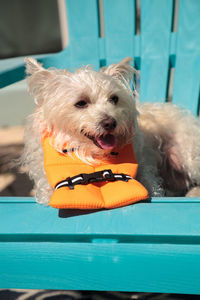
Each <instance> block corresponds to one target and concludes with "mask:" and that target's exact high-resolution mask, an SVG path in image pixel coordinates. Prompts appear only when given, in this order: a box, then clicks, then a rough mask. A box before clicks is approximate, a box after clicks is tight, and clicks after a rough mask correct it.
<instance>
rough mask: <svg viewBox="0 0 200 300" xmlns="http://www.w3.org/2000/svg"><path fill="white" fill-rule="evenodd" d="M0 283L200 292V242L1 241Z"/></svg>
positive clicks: (34, 287) (4, 284)
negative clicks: (191, 243) (189, 243)
mask: <svg viewBox="0 0 200 300" xmlns="http://www.w3.org/2000/svg"><path fill="white" fill-rule="evenodd" d="M0 266H1V272H0V287H1V288H22V289H23V288H26V289H27V288H28V289H36V288H37V289H65V290H66V289H70V290H107V291H109V290H112V291H116V290H117V291H138V292H141V291H142V292H160V293H161V292H164V293H184V294H186V293H190V294H199V293H200V284H199V275H200V271H199V270H200V245H172V244H167V243H166V244H151V243H147V244H146V243H139V244H109V243H106V242H102V243H64V242H60V243H49V242H46V243H37V242H34V243H23V242H21V243H1V244H0Z"/></svg>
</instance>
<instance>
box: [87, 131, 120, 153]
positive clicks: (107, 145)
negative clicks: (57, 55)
mask: <svg viewBox="0 0 200 300" xmlns="http://www.w3.org/2000/svg"><path fill="white" fill-rule="evenodd" d="M84 135H85V136H86V137H87V138H89V139H90V140H92V141H93V143H94V144H95V145H96V146H97V147H99V148H101V149H104V150H111V149H113V148H114V147H115V145H116V139H115V136H114V135H113V134H110V133H107V134H102V135H100V136H97V137H95V136H93V135H90V134H87V133H85V134H84Z"/></svg>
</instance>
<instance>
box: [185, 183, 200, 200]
mask: <svg viewBox="0 0 200 300" xmlns="http://www.w3.org/2000/svg"><path fill="white" fill-rule="evenodd" d="M186 197H200V186H195V187H193V188H191V189H190V190H189V191H188V192H187V194H186Z"/></svg>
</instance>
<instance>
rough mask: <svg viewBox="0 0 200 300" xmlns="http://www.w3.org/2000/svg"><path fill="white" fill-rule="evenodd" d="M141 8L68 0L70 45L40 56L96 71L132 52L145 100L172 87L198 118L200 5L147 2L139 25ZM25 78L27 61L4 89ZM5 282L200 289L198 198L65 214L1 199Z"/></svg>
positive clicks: (183, 0)
mask: <svg viewBox="0 0 200 300" xmlns="http://www.w3.org/2000/svg"><path fill="white" fill-rule="evenodd" d="M136 4H137V5H138V1H134V0H115V1H112V0H104V1H103V2H102V1H97V0H84V1H82V0H66V9H67V19H68V26H69V46H68V47H67V48H66V49H64V50H63V51H62V52H60V53H58V54H54V55H48V56H46V57H43V58H41V59H40V60H41V62H43V63H44V66H45V67H50V66H55V67H59V68H65V67H67V68H69V69H73V68H74V67H80V66H81V65H85V64H92V65H94V67H95V68H96V69H97V68H99V67H100V66H103V65H106V64H110V63H113V62H118V61H119V60H121V59H122V58H124V57H126V56H132V57H133V58H134V61H135V64H136V67H137V68H139V69H140V98H141V101H144V100H145V101H162V102H164V101H166V99H167V98H169V96H170V92H169V91H170V89H171V90H173V93H172V102H173V103H176V104H179V105H181V106H183V107H185V108H188V109H190V110H191V111H192V112H193V113H194V114H197V113H198V110H199V86H200V84H199V83H200V31H199V30H200V1H199V0H180V1H179V2H178V1H172V0H141V10H140V11H141V18H140V30H139V28H138V26H139V23H137V22H136V8H137V5H136ZM178 4H179V5H178ZM177 7H178V24H177V31H176V32H173V28H174V18H175V15H176V14H175V10H176V9H177ZM100 8H101V9H100ZM102 8H103V12H104V13H103V14H102ZM103 16H104V22H103V24H102V19H103ZM100 21H101V22H100ZM138 31H140V32H139V34H136V33H138ZM172 74H174V75H173V76H172ZM22 78H24V65H23V64H21V63H20V61H18V62H16V61H15V63H13V65H11V64H10V65H9V64H7V65H6V66H5V67H4V68H2V70H1V72H0V83H1V86H2V87H3V86H6V85H8V84H11V83H13V82H16V81H18V80H20V79H22ZM16 105H17V103H16ZM9 117H10V116H8V118H9ZM0 288H23V289H24V288H27V289H30V288H31V289H36V288H37V289H40V288H42V289H76V290H113V291H114V290H117V291H139V292H162V293H163V292H164V293H190V294H199V293H200V198H190V199H189V198H184V197H183V198H152V199H151V200H150V201H149V202H143V203H142V202H141V203H138V204H135V205H130V206H128V207H123V208H119V209H113V210H107V211H96V212H89V211H85V212H84V211H83V212H75V211H69V212H67V213H66V212H65V213H63V214H62V213H60V215H59V214H58V211H57V210H56V209H53V208H51V207H48V208H46V207H43V206H41V205H39V204H36V203H35V201H34V199H33V198H20V197H19V198H14V197H11V198H9V197H4V198H3V197H2V198H0Z"/></svg>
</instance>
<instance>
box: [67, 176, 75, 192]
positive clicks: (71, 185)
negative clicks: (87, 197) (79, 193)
mask: <svg viewBox="0 0 200 300" xmlns="http://www.w3.org/2000/svg"><path fill="white" fill-rule="evenodd" d="M66 180H67V182H68V187H69V188H70V190H74V185H73V183H72V179H71V177H67V178H66Z"/></svg>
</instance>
